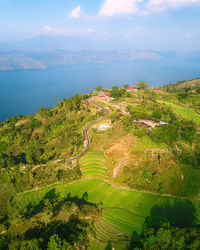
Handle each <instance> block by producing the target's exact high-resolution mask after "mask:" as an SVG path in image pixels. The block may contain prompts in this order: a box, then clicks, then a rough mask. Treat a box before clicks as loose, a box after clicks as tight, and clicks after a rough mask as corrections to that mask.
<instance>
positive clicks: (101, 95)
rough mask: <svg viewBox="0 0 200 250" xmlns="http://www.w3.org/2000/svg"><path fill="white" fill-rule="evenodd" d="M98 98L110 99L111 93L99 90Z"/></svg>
mask: <svg viewBox="0 0 200 250" xmlns="http://www.w3.org/2000/svg"><path fill="white" fill-rule="evenodd" d="M98 98H99V99H101V100H111V99H113V98H112V96H111V94H109V93H107V92H103V91H102V92H99V95H98Z"/></svg>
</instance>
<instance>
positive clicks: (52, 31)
mask: <svg viewBox="0 0 200 250" xmlns="http://www.w3.org/2000/svg"><path fill="white" fill-rule="evenodd" d="M65 32H66V30H65V29H62V28H52V27H50V26H44V27H42V28H40V33H44V34H51V35H62V34H65Z"/></svg>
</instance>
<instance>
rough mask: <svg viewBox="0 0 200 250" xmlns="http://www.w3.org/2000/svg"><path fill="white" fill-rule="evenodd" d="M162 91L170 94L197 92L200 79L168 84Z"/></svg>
mask: <svg viewBox="0 0 200 250" xmlns="http://www.w3.org/2000/svg"><path fill="white" fill-rule="evenodd" d="M163 89H164V90H165V91H167V92H170V93H173V92H174V93H175V92H184V91H185V92H188V91H194V92H195V91H197V90H198V91H199V89H200V77H198V78H195V79H192V80H181V81H178V82H176V83H174V84H168V85H165V86H163Z"/></svg>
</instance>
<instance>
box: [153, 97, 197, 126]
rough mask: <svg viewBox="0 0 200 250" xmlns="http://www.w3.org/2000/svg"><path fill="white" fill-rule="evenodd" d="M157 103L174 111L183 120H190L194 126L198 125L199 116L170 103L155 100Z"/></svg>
mask: <svg viewBox="0 0 200 250" xmlns="http://www.w3.org/2000/svg"><path fill="white" fill-rule="evenodd" d="M157 102H159V103H162V104H165V105H167V106H169V107H171V108H173V109H175V110H176V111H177V112H178V113H179V114H180V115H181V116H183V117H184V118H186V119H189V120H192V121H194V122H195V123H196V124H198V125H200V115H198V114H197V113H196V112H195V111H193V110H190V109H187V108H184V107H181V106H179V105H176V104H173V103H171V102H166V101H161V100H157Z"/></svg>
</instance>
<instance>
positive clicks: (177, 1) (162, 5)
mask: <svg viewBox="0 0 200 250" xmlns="http://www.w3.org/2000/svg"><path fill="white" fill-rule="evenodd" d="M195 4H200V0H150V1H149V2H148V3H147V5H146V7H147V9H150V10H152V11H157V12H160V11H165V10H166V9H175V8H181V7H186V6H192V5H195Z"/></svg>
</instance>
